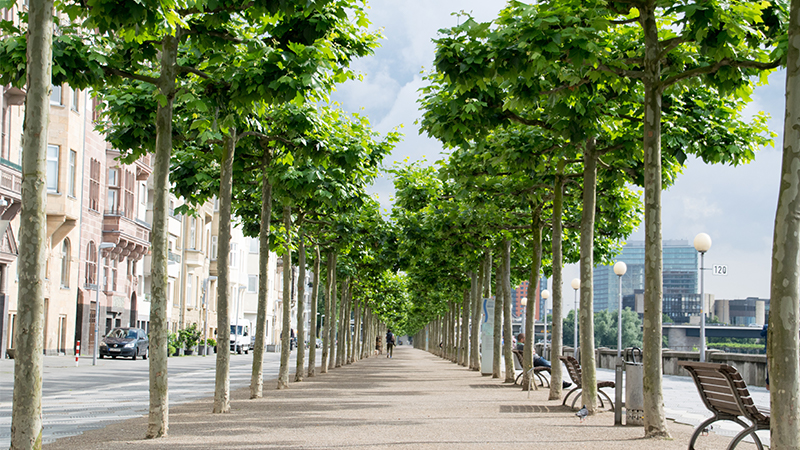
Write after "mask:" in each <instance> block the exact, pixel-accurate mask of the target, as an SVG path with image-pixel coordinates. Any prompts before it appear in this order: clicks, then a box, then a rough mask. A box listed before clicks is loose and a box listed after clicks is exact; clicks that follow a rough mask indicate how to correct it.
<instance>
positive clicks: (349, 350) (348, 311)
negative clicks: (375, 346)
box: [343, 277, 353, 364]
mask: <svg viewBox="0 0 800 450" xmlns="http://www.w3.org/2000/svg"><path fill="white" fill-rule="evenodd" d="M347 281H348V283H347V297H346V300H347V302H346V303H345V304H344V316H345V320H344V321H343V322H344V336H345V339H344V346H345V351H344V353H345V355H344V356H345V358H344V363H345V364H351V363H352V358H353V332H352V331H351V330H350V320H351V319H352V315H353V294H352V288H351V285H350V277H348V278H347Z"/></svg>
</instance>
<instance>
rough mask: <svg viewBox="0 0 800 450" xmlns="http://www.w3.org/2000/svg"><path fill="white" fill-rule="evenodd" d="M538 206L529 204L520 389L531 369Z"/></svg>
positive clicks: (538, 251) (539, 247) (526, 386)
mask: <svg viewBox="0 0 800 450" xmlns="http://www.w3.org/2000/svg"><path fill="white" fill-rule="evenodd" d="M540 214H541V212H540V211H539V209H538V207H537V206H536V205H534V204H531V232H532V233H531V245H533V255H532V256H533V260H532V262H531V276H530V281H529V284H528V304H529V305H530V306H529V307H528V308H525V346H524V347H523V349H522V370H523V375H522V390H523V391H527V390H528V389H530V385H531V379H530V377H531V369H532V368H533V313H534V310H535V309H536V308H534V307H533V301H534V299H535V298H536V297H535V291H536V286H538V282H539V272H540V271H541V267H542V218H541V217H540V216H539V215H540Z"/></svg>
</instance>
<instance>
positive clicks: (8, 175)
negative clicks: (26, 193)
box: [0, 158, 22, 220]
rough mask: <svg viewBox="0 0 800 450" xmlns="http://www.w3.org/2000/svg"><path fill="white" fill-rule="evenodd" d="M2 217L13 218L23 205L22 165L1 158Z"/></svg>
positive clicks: (0, 206) (0, 200) (0, 193)
mask: <svg viewBox="0 0 800 450" xmlns="http://www.w3.org/2000/svg"><path fill="white" fill-rule="evenodd" d="M0 197H1V198H2V199H0V211H2V214H0V219H2V220H13V219H14V217H16V216H17V213H18V212H19V210H20V208H21V207H22V167H21V166H20V165H19V164H15V163H13V162H11V161H9V160H7V159H5V158H0Z"/></svg>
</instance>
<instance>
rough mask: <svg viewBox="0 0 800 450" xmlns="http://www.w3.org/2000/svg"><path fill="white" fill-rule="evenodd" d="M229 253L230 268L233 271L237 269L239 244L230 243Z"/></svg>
mask: <svg viewBox="0 0 800 450" xmlns="http://www.w3.org/2000/svg"><path fill="white" fill-rule="evenodd" d="M229 253H230V255H229V257H230V265H231V267H233V268H234V269H235V268H237V267H239V258H238V256H239V244H237V243H235V242H231V249H230V252H229Z"/></svg>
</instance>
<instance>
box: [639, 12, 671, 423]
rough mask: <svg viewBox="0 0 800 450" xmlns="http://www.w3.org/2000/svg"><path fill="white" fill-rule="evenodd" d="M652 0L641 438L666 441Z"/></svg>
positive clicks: (657, 70)
mask: <svg viewBox="0 0 800 450" xmlns="http://www.w3.org/2000/svg"><path fill="white" fill-rule="evenodd" d="M655 8H656V7H655V0H647V1H646V2H645V3H644V4H643V5H642V8H641V9H640V10H639V17H640V18H639V21H640V23H641V24H642V29H643V30H644V39H645V54H644V78H643V80H642V81H643V84H644V111H645V113H644V123H643V126H644V140H643V143H644V234H645V249H644V258H645V263H644V320H643V321H642V322H643V324H644V326H643V328H644V336H643V341H644V343H643V347H644V349H643V350H644V351H643V352H642V353H644V355H643V359H642V361H643V362H644V434H645V437H669V432H668V431H667V418H666V415H665V414H664V394H663V386H662V380H661V374H662V372H663V370H662V362H661V335H662V332H661V314H662V301H663V287H662V286H663V283H662V282H663V275H662V268H663V256H662V253H661V240H662V236H661V85H660V82H661V65H660V64H661V63H660V59H659V55H660V53H661V45H660V44H659V42H658V25H657V24H656V14H655Z"/></svg>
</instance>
